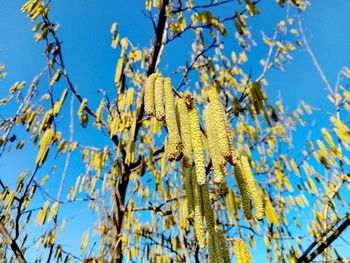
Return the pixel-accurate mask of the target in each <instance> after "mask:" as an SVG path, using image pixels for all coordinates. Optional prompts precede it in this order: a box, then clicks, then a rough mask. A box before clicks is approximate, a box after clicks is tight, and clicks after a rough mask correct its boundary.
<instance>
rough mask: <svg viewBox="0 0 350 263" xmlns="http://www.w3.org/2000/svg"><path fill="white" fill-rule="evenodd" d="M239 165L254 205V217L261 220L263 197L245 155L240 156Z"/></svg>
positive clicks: (262, 217)
mask: <svg viewBox="0 0 350 263" xmlns="http://www.w3.org/2000/svg"><path fill="white" fill-rule="evenodd" d="M241 165H242V170H243V174H244V177H245V180H246V182H247V188H248V192H249V194H250V196H251V198H252V199H253V202H254V205H255V217H256V219H257V220H259V221H260V220H263V219H264V203H263V199H262V197H261V194H260V192H259V191H258V189H257V187H256V183H255V180H254V175H253V173H252V169H251V167H250V165H249V161H248V159H247V157H246V156H244V155H242V156H241Z"/></svg>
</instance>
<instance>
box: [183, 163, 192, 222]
mask: <svg viewBox="0 0 350 263" xmlns="http://www.w3.org/2000/svg"><path fill="white" fill-rule="evenodd" d="M191 170H192V167H186V166H185V165H184V161H182V174H183V177H184V178H183V180H184V185H185V190H186V199H187V211H188V216H187V217H188V218H191V219H192V218H193V217H194V198H193V188H192V182H191Z"/></svg>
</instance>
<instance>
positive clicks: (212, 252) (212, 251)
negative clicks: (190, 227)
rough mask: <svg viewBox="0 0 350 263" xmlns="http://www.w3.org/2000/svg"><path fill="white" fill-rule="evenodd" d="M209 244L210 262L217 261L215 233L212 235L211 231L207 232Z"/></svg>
mask: <svg viewBox="0 0 350 263" xmlns="http://www.w3.org/2000/svg"><path fill="white" fill-rule="evenodd" d="M207 243H208V244H207V246H208V256H209V260H208V261H209V263H216V262H217V261H216V254H215V244H214V240H213V235H211V234H210V233H209V232H207Z"/></svg>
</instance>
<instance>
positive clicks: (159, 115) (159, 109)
mask: <svg viewBox="0 0 350 263" xmlns="http://www.w3.org/2000/svg"><path fill="white" fill-rule="evenodd" d="M154 107H155V114H156V119H157V120H158V121H163V120H164V118H165V108H164V79H163V78H162V77H161V76H158V77H157V79H156V81H155V83H154Z"/></svg>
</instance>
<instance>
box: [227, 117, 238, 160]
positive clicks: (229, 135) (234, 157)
mask: <svg viewBox="0 0 350 263" xmlns="http://www.w3.org/2000/svg"><path fill="white" fill-rule="evenodd" d="M224 119H225V121H226V125H225V126H226V133H227V139H228V147H229V150H230V153H231V156H230V160H229V161H230V162H231V164H233V165H235V164H236V163H237V159H238V154H237V151H236V150H235V149H234V147H233V138H232V133H231V124H230V122H229V121H228V118H227V115H226V113H225V112H224Z"/></svg>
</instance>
